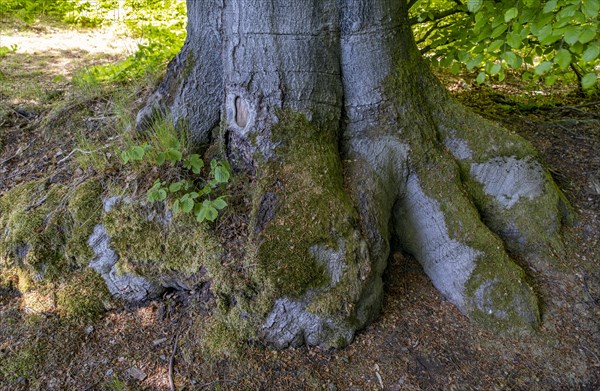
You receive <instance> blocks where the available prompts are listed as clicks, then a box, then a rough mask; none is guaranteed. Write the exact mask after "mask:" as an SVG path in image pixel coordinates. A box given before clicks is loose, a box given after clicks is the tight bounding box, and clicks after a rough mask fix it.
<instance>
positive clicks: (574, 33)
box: [564, 26, 581, 45]
mask: <svg viewBox="0 0 600 391" xmlns="http://www.w3.org/2000/svg"><path fill="white" fill-rule="evenodd" d="M564 34H565V42H566V43H568V44H569V45H573V44H574V43H575V42H577V41H578V40H579V36H580V35H581V30H580V29H579V28H577V27H575V26H570V27H569V28H567V29H566V30H565V33H564Z"/></svg>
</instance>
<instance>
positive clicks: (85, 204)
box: [65, 179, 102, 266]
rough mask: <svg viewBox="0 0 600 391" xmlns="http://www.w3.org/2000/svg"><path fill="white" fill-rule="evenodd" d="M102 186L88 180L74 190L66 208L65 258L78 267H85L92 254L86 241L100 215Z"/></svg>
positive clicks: (93, 180)
mask: <svg viewBox="0 0 600 391" xmlns="http://www.w3.org/2000/svg"><path fill="white" fill-rule="evenodd" d="M101 195H102V185H101V184H100V182H99V181H98V180H96V179H90V180H88V181H86V182H84V183H82V184H81V185H79V186H78V187H77V189H75V191H74V193H73V195H72V196H71V197H70V199H69V203H68V206H67V212H68V217H69V220H70V232H69V237H68V239H67V242H66V246H65V256H66V257H67V258H69V259H72V260H73V261H74V263H76V264H77V265H79V266H86V265H87V264H88V263H89V261H90V260H91V259H92V258H93V256H94V254H93V252H92V249H91V248H90V246H89V245H88V239H89V237H90V235H91V234H92V232H93V231H94V227H95V226H96V224H98V223H99V222H100V219H101V215H102V199H101Z"/></svg>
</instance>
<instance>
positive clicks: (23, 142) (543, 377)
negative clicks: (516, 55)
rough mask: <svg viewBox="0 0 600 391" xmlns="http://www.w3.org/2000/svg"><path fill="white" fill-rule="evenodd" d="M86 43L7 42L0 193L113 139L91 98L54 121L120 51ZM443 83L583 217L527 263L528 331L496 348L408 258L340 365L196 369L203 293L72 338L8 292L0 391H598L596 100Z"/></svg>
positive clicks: (2, 307) (306, 362) (324, 354)
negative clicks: (95, 67) (537, 159)
mask: <svg viewBox="0 0 600 391" xmlns="http://www.w3.org/2000/svg"><path fill="white" fill-rule="evenodd" d="M78 34H80V35H78ZM94 34H100V35H94V40H95V41H94V42H99V43H98V44H86V48H82V47H81V45H80V43H81V42H83V41H84V40H86V39H88V38H89V36H90V33H88V32H77V31H68V32H66V31H59V30H52V31H48V30H45V31H41V32H35V31H34V32H31V31H30V32H28V33H21V32H17V31H12V30H7V29H6V28H5V29H4V30H2V38H1V40H0V46H3V45H7V43H8V44H12V43H15V44H17V45H18V46H19V49H18V50H17V52H15V53H11V54H8V55H7V56H6V57H4V58H2V59H0V71H1V72H2V73H0V194H2V193H3V192H5V191H7V190H9V189H10V188H12V187H14V186H16V185H17V184H19V183H22V182H24V181H29V180H32V179H34V178H39V177H51V178H54V181H57V182H60V181H68V180H72V178H73V177H77V176H81V175H87V174H86V170H84V169H82V168H81V167H78V166H77V164H76V160H75V159H65V158H67V157H68V156H71V155H70V153H71V152H72V151H74V149H75V148H78V147H79V146H80V144H81V142H80V140H78V138H77V137H76V134H75V135H74V134H73V132H72V131H71V128H70V126H75V125H77V126H79V127H80V128H81V131H82V132H88V136H89V137H90V138H91V139H93V140H95V142H97V143H99V144H102V143H104V142H108V141H107V140H109V138H110V137H111V130H110V129H112V128H111V127H112V126H113V122H114V118H112V117H111V116H107V115H106V113H107V112H108V108H109V107H110V105H111V104H112V103H111V102H110V100H109V99H107V98H105V97H102V96H99V95H94V97H93V98H91V99H90V100H89V101H85V107H86V110H87V111H84V112H83V114H81V113H82V112H81V111H77V113H78V115H79V116H80V117H81V118H79V120H78V122H77V121H75V120H72V121H71V122H68V121H67V122H60V121H58V120H57V119H52V118H50V117H51V116H52V115H53V113H55V112H56V111H55V110H54V109H55V108H56V107H57V106H60V105H63V106H62V107H63V110H62V111H60V112H61V113H62V115H65V113H73V112H74V111H69V110H66V111H65V110H64V105H65V104H67V105H68V104H72V100H69V97H68V95H69V94H70V89H71V88H72V86H71V84H70V80H71V76H72V74H73V72H75V71H76V70H77V69H80V68H81V67H82V66H88V65H90V64H98V63H107V62H110V61H115V60H116V59H118V58H122V55H123V52H122V50H123V48H127V47H128V46H127V45H129V44H128V43H123V44H120V46H119V45H116V46H115V47H113V48H111V47H108V45H107V44H106V43H108V42H116V41H118V39H117V38H115V37H114V36H111V35H110V34H111V33H110V32H104V33H94ZM32 35H33V36H34V37H33V38H31V37H32ZM65 37H69V39H68V40H65V39H64V38H65ZM102 43H104V44H102ZM58 75H62V77H58V78H57V76H58ZM445 81H446V83H447V85H448V86H449V87H450V88H451V89H452V90H453V93H454V94H455V95H456V97H457V98H458V99H459V100H461V101H463V102H464V103H465V104H467V105H469V106H471V107H472V108H473V109H474V110H476V111H478V112H479V113H481V114H482V115H484V116H487V117H489V118H492V119H494V120H498V121H500V122H502V123H503V124H504V125H505V126H506V127H507V128H508V129H509V130H511V131H514V132H517V133H519V134H521V135H522V136H523V137H525V138H526V139H528V140H529V141H530V142H531V143H532V144H533V145H535V146H536V147H537V148H538V150H539V152H540V156H541V158H542V160H543V161H544V162H545V163H546V164H547V166H548V168H549V169H550V171H551V173H552V175H553V176H554V178H555V180H556V181H557V183H558V184H559V186H560V187H561V188H562V189H563V190H564V191H565V194H566V195H567V197H568V199H569V200H570V201H571V202H572V204H573V206H574V208H575V210H576V211H577V212H578V213H579V216H578V217H579V218H578V220H577V222H576V224H575V225H574V226H573V227H568V228H565V231H564V237H565V243H566V244H567V247H568V251H567V255H566V256H565V257H563V258H562V259H560V261H559V263H558V264H556V265H549V264H545V263H540V262H537V263H534V264H528V262H527V261H528V260H520V261H521V263H522V264H524V265H526V266H525V267H526V269H527V272H528V274H529V275H530V277H531V279H532V281H533V284H534V286H535V288H536V290H537V292H538V293H539V297H540V298H541V301H542V317H543V324H542V327H541V329H540V330H539V331H538V332H537V333H535V334H533V335H519V336H515V335H511V336H505V335H497V334H494V333H491V332H489V331H488V330H485V329H483V328H481V327H479V326H477V325H475V324H474V323H471V322H469V321H468V319H466V318H465V317H464V316H463V315H462V314H461V313H460V312H459V311H458V310H457V309H456V308H455V307H454V306H453V305H451V304H450V303H449V302H447V301H446V300H445V299H444V298H443V297H442V296H441V295H440V294H439V293H438V291H437V290H436V289H435V288H434V287H433V286H432V284H431V282H430V281H429V280H428V279H427V277H426V276H425V274H424V273H423V271H422V269H421V268H420V266H419V265H418V263H417V262H416V261H415V260H414V259H412V258H411V257H409V256H406V255H404V254H402V253H401V252H396V253H395V254H394V255H393V257H391V259H390V263H389V266H388V270H387V271H386V276H385V280H386V296H385V304H384V309H383V312H382V314H381V316H380V317H379V319H378V320H377V321H376V322H375V323H373V324H372V325H370V326H369V327H367V328H366V329H365V330H363V331H362V332H360V333H359V334H358V335H357V336H356V338H355V341H354V342H353V343H352V344H351V345H350V346H349V347H347V348H345V349H342V350H333V351H323V350H320V349H317V348H306V347H304V348H301V349H288V350H284V351H274V350H270V349H266V348H264V347H262V346H257V345H253V346H248V347H247V348H246V349H244V350H243V352H242V354H241V356H240V357H237V358H228V357H203V356H202V352H201V351H200V350H198V349H197V345H198V343H197V338H200V337H199V336H198V335H199V330H201V329H202V325H203V322H205V320H206V317H207V316H208V315H207V311H206V309H205V308H204V307H203V302H204V301H203V299H202V298H203V297H204V296H205V293H206V292H201V291H196V292H193V291H192V292H169V293H168V294H166V295H165V296H164V297H162V298H161V299H160V300H156V301H153V302H151V303H146V304H145V305H143V306H140V307H136V308H123V307H120V306H118V307H113V308H110V309H109V310H108V311H107V312H106V314H105V315H104V316H103V317H102V318H101V319H100V320H99V321H97V322H95V323H93V324H72V323H66V322H64V321H63V320H62V319H61V318H60V317H59V316H58V315H57V314H55V313H53V312H52V311H44V312H42V313H39V312H35V311H33V310H31V308H32V306H31V305H30V302H31V301H32V300H35V298H34V297H31V296H28V295H22V294H19V292H17V291H15V290H11V289H4V290H0V367H1V366H3V367H4V368H14V373H12V374H10V373H9V374H7V373H4V374H2V372H0V389H2V390H27V389H40V390H125V389H127V390H139V389H145V390H168V389H170V384H169V381H170V380H171V379H172V380H173V382H174V385H175V388H176V389H178V390H183V389H187V390H213V389H214V390H239V389H250V390H254V389H290V390H300V389H307V390H317V389H322V390H381V389H383V390H438V389H440V390H442V389H443V390H495V389H498V390H501V389H510V390H513V389H514V390H547V389H552V390H559V389H572V390H598V389H600V99H598V98H597V97H596V98H595V99H592V98H582V97H576V96H570V95H567V94H565V95H560V94H559V93H557V94H554V95H549V96H543V93H544V92H543V91H542V92H540V94H538V95H535V94H530V95H528V96H529V98H523V96H524V94H523V91H522V90H521V87H520V86H519V85H518V84H514V85H510V84H509V83H506V84H504V85H502V86H491V87H489V86H488V87H478V86H475V85H474V84H473V83H472V81H471V80H470V79H468V78H466V77H465V78H463V79H460V78H457V77H454V78H447V79H445ZM540 102H541V103H540ZM50 120H52V121H54V122H52V121H50ZM49 121H50V122H49ZM49 123H52V125H53V126H48V125H49ZM57 124H58V126H57ZM61 124H63V125H61ZM74 124H75V125H74ZM107 129H108V130H107ZM50 307H51V306H50ZM2 362H4V363H2ZM11 365H12V367H11ZM170 373H171V374H170Z"/></svg>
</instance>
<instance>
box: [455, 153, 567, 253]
mask: <svg viewBox="0 0 600 391" xmlns="http://www.w3.org/2000/svg"><path fill="white" fill-rule="evenodd" d="M469 167H470V166H469V165H468V164H465V163H461V171H462V172H463V175H462V176H463V182H464V184H465V186H466V188H467V190H468V192H469V196H470V197H471V199H472V200H473V203H474V204H475V206H476V207H477V209H478V210H479V211H480V213H481V215H482V218H483V220H484V221H485V223H486V225H487V226H488V227H489V228H490V229H491V230H492V231H494V232H497V233H499V234H501V233H503V232H510V231H515V230H516V232H513V233H512V235H515V234H516V235H517V236H518V237H520V238H521V240H518V241H517V240H514V238H512V239H511V238H510V237H506V238H505V240H506V241H505V244H506V246H507V248H508V249H509V250H511V251H514V252H517V253H519V254H537V255H540V256H542V257H543V258H544V259H547V260H553V259H554V258H555V256H556V254H562V253H563V252H564V245H563V243H562V239H561V236H560V228H561V227H560V224H561V222H562V223H564V224H571V223H572V221H573V219H574V216H575V213H574V212H573V209H572V207H571V206H570V204H569V202H568V200H567V199H566V197H565V196H564V195H563V193H562V192H561V191H560V189H559V188H558V187H557V186H556V184H555V183H554V181H553V180H552V178H551V177H550V174H548V173H547V172H546V174H545V175H546V180H545V183H544V188H543V191H542V194H541V195H540V196H537V197H535V198H533V199H529V198H527V197H522V198H520V199H519V201H518V202H517V203H516V204H515V205H514V206H513V207H511V208H505V207H504V206H502V205H500V204H499V203H498V202H497V201H496V200H495V199H494V198H493V197H491V196H489V195H487V194H486V193H485V190H484V187H483V185H482V184H481V183H479V182H478V181H476V180H475V179H474V178H472V177H471V175H470V174H469V173H468V170H469V169H470V168H469Z"/></svg>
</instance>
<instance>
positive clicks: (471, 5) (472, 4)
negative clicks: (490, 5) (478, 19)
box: [467, 0, 483, 13]
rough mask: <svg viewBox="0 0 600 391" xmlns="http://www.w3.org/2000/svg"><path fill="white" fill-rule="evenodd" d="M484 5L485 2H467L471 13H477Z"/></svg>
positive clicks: (477, 0)
mask: <svg viewBox="0 0 600 391" xmlns="http://www.w3.org/2000/svg"><path fill="white" fill-rule="evenodd" d="M482 5H483V0H468V1H467V9H468V10H469V12H472V13H475V12H477V11H479V10H480V9H481V6H482Z"/></svg>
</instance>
